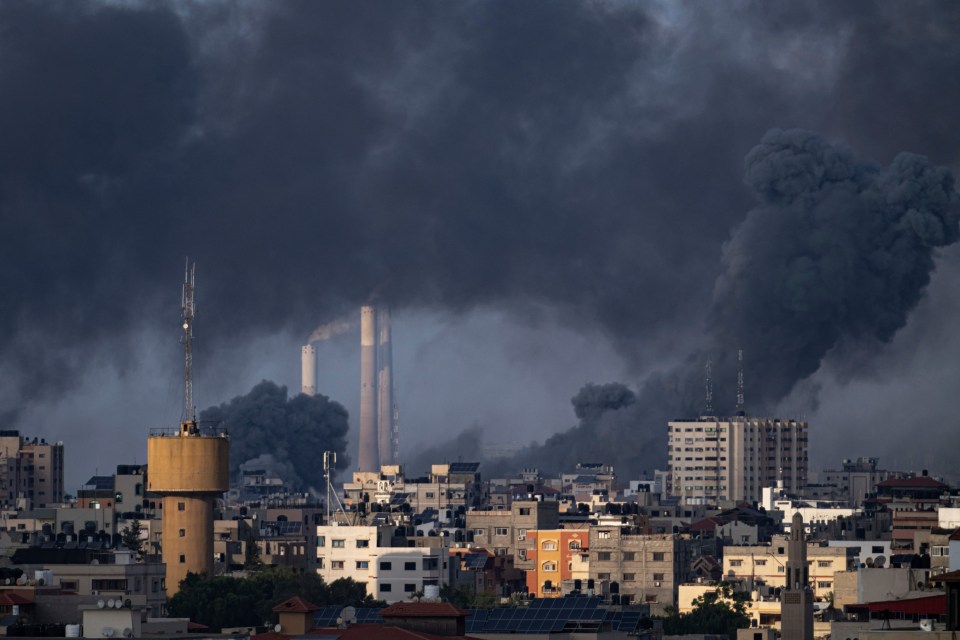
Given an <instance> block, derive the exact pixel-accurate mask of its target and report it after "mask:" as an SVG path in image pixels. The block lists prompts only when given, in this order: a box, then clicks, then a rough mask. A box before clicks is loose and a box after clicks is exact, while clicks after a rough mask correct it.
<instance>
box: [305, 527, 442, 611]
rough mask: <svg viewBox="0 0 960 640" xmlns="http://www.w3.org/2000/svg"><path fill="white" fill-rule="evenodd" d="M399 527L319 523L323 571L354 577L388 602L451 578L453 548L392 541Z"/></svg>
mask: <svg viewBox="0 0 960 640" xmlns="http://www.w3.org/2000/svg"><path fill="white" fill-rule="evenodd" d="M394 531H395V527H393V526H392V525H380V526H337V525H321V526H318V527H317V538H316V549H317V552H316V553H317V573H319V574H320V576H321V577H322V578H323V580H324V581H325V582H327V583H330V582H333V581H334V580H337V579H339V578H352V579H353V580H355V581H357V582H362V583H363V584H365V585H366V587H367V593H368V594H370V595H372V596H373V597H374V598H376V599H378V600H384V601H386V602H388V603H394V602H402V601H404V600H409V599H410V598H411V597H412V596H413V594H415V593H417V592H422V591H423V590H424V587H425V586H427V585H436V586H438V587H442V586H443V585H445V584H446V583H447V575H448V563H449V561H450V560H449V554H450V549H449V547H448V546H444V545H437V546H431V547H426V546H424V547H412V546H392V544H393V542H394V540H393V533H394Z"/></svg>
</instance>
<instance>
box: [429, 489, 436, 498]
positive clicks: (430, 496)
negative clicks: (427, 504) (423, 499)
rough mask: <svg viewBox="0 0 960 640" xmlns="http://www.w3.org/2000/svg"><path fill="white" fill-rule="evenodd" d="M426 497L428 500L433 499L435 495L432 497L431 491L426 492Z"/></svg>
mask: <svg viewBox="0 0 960 640" xmlns="http://www.w3.org/2000/svg"><path fill="white" fill-rule="evenodd" d="M427 497H428V498H435V497H436V495H434V493H433V491H427Z"/></svg>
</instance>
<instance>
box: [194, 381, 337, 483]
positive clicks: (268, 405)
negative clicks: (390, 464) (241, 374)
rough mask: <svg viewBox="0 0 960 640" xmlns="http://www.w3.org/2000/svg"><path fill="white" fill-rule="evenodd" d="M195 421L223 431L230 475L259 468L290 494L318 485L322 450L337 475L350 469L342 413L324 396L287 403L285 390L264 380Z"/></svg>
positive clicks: (204, 413)
mask: <svg viewBox="0 0 960 640" xmlns="http://www.w3.org/2000/svg"><path fill="white" fill-rule="evenodd" d="M200 420H201V421H210V422H216V423H220V424H222V425H223V426H226V427H227V429H228V430H229V433H230V473H231V474H232V475H235V474H237V473H238V471H240V470H251V469H265V470H267V471H270V472H272V473H276V474H278V475H279V476H280V477H281V478H283V479H284V480H285V481H287V483H289V484H288V486H289V487H290V488H291V489H294V490H297V491H308V490H319V489H322V487H323V486H324V479H323V452H324V451H334V452H336V454H337V465H336V468H337V469H338V470H340V471H342V470H343V469H346V468H347V467H349V466H350V460H349V456H347V455H346V445H347V443H346V435H347V411H346V409H344V408H343V407H342V406H341V405H340V404H339V403H337V402H333V401H331V400H330V399H329V398H327V397H326V396H322V395H315V396H307V395H304V394H302V393H301V394H297V395H295V396H293V397H292V398H288V397H287V389H286V387H281V386H278V385H276V384H274V383H273V382H268V381H264V382H261V383H260V384H258V385H257V386H255V387H254V388H253V389H251V390H250V393H248V394H246V395H244V396H238V397H236V398H234V399H233V400H231V401H230V402H225V403H224V404H221V405H220V406H217V407H210V408H209V409H206V410H204V411H202V412H201V413H200Z"/></svg>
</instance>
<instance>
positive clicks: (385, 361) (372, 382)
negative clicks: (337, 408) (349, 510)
mask: <svg viewBox="0 0 960 640" xmlns="http://www.w3.org/2000/svg"><path fill="white" fill-rule="evenodd" d="M391 340H392V339H391V335H390V309H389V308H388V307H387V306H385V305H380V306H365V307H361V309H360V441H359V446H358V455H357V470H358V471H378V470H379V469H380V467H381V466H383V465H385V464H396V463H397V457H398V453H399V443H400V442H399V435H400V434H399V424H398V415H397V405H396V401H395V399H394V393H393V346H392V342H391Z"/></svg>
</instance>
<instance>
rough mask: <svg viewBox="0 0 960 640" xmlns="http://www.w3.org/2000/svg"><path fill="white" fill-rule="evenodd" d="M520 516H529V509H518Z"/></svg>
mask: <svg viewBox="0 0 960 640" xmlns="http://www.w3.org/2000/svg"><path fill="white" fill-rule="evenodd" d="M520 515H522V516H528V515H530V507H520Z"/></svg>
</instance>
